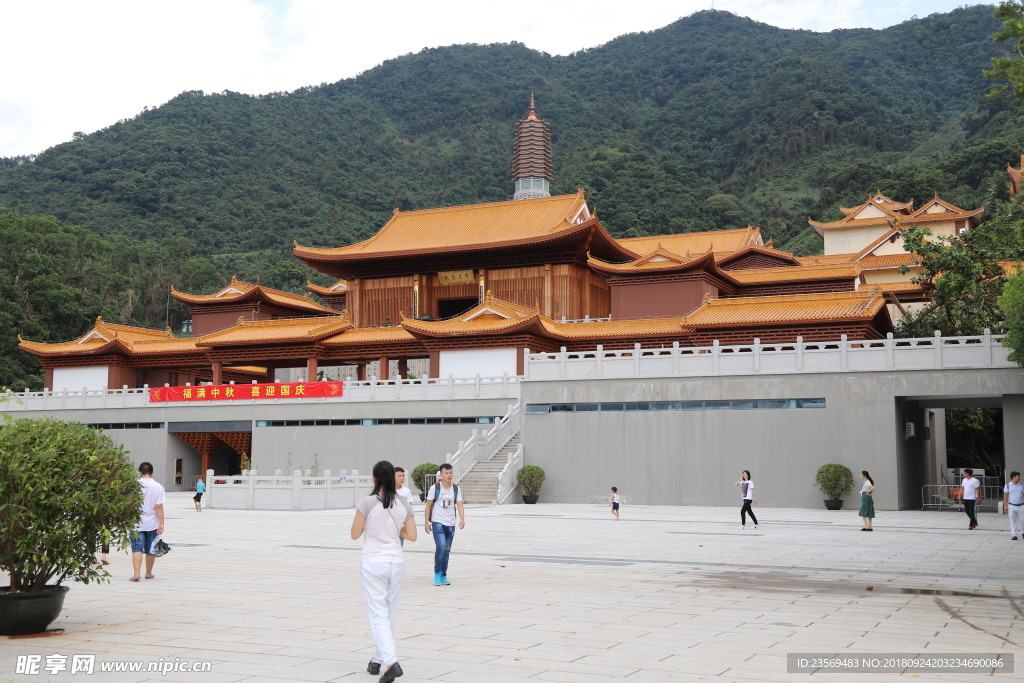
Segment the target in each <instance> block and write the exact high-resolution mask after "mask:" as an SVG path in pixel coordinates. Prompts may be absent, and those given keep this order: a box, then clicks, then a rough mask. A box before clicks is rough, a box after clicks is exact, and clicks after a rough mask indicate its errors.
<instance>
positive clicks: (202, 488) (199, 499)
mask: <svg viewBox="0 0 1024 683" xmlns="http://www.w3.org/2000/svg"><path fill="white" fill-rule="evenodd" d="M204 493H206V484H204V483H203V476H202V475H199V480H198V481H197V482H196V495H194V496H192V500H193V501H195V504H196V512H202V511H203V494H204Z"/></svg>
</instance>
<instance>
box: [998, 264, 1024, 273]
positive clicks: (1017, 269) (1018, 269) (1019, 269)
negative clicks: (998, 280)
mask: <svg viewBox="0 0 1024 683" xmlns="http://www.w3.org/2000/svg"><path fill="white" fill-rule="evenodd" d="M999 265H1000V266H1001V267H1002V269H1003V272H1004V273H1006V274H1007V275H1020V274H1022V273H1024V261H1000V262H999Z"/></svg>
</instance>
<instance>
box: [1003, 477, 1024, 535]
mask: <svg viewBox="0 0 1024 683" xmlns="http://www.w3.org/2000/svg"><path fill="white" fill-rule="evenodd" d="M1003 509H1004V510H1006V511H1008V512H1009V515H1010V540H1011V541H1016V540H1017V539H1018V538H1019V537H1020V536H1022V535H1024V484H1022V483H1020V472H1010V481H1009V482H1008V483H1007V484H1006V486H1004V487H1003Z"/></svg>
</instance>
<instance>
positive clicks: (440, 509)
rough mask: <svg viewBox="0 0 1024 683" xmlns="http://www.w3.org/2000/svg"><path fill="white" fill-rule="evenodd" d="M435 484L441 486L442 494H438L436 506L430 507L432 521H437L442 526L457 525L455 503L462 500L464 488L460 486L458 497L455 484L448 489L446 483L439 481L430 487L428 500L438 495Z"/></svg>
mask: <svg viewBox="0 0 1024 683" xmlns="http://www.w3.org/2000/svg"><path fill="white" fill-rule="evenodd" d="M435 486H437V487H440V489H441V495H440V496H438V498H437V502H436V503H434V506H433V507H432V508H430V521H431V522H437V523H438V524H440V525H442V526H455V518H456V514H455V504H456V503H460V502H462V489H461V488H459V493H458V498H456V494H455V485H454V484H453V485H452V487H451V488H450V489H446V488H445V487H444V484H441V483H437V484H434V486H431V487H430V489H428V492H427V500H430V501H432V500H434V496H436V495H437V489H435V488H434V487H435Z"/></svg>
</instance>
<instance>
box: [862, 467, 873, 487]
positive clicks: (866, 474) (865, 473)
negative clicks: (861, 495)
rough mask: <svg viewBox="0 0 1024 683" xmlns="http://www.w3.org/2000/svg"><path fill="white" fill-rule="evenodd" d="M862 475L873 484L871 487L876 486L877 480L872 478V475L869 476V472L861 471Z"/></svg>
mask: <svg viewBox="0 0 1024 683" xmlns="http://www.w3.org/2000/svg"><path fill="white" fill-rule="evenodd" d="M860 473H861V474H863V475H864V476H865V477H867V478H868V481H870V482H871V485H872V486H874V485H875V480H874V479H872V478H871V475H870V474H868V471H867V470H861V471H860Z"/></svg>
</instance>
